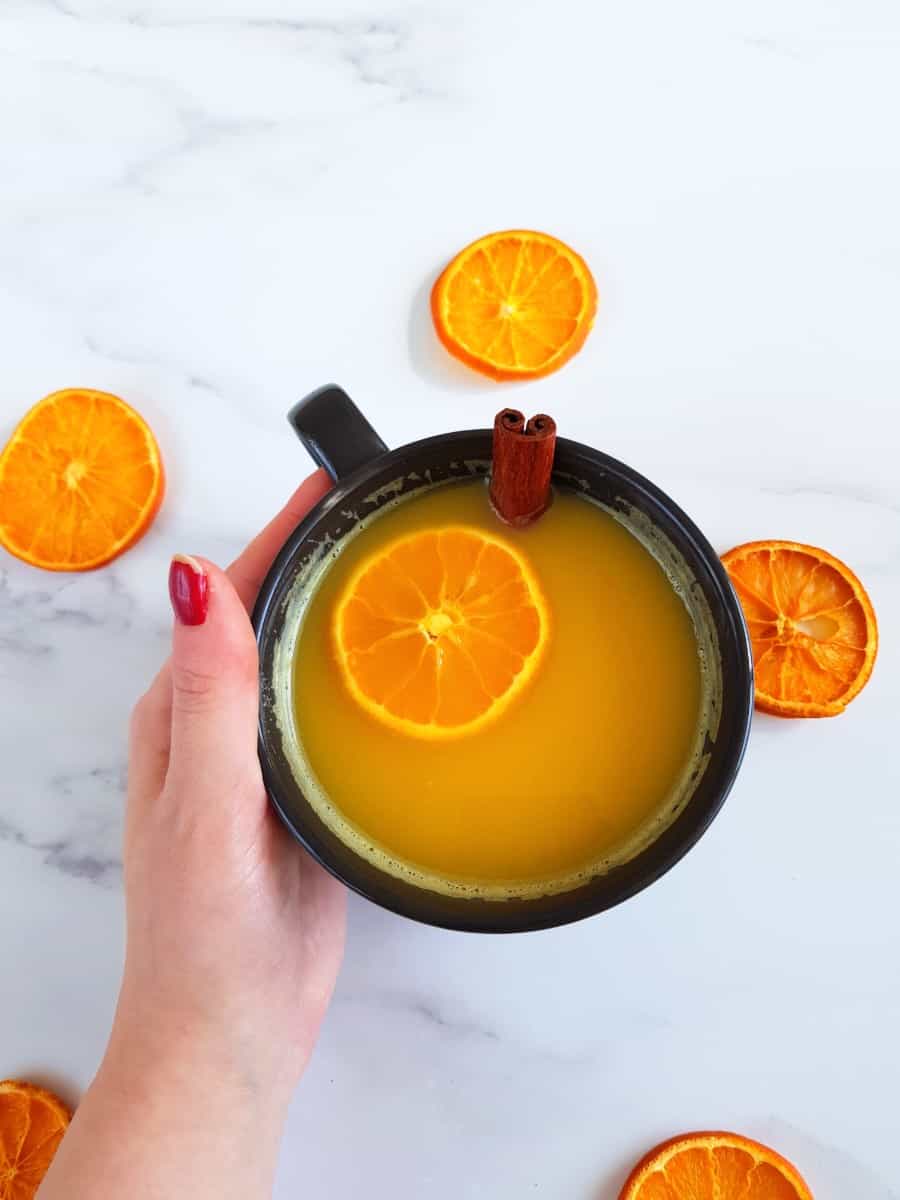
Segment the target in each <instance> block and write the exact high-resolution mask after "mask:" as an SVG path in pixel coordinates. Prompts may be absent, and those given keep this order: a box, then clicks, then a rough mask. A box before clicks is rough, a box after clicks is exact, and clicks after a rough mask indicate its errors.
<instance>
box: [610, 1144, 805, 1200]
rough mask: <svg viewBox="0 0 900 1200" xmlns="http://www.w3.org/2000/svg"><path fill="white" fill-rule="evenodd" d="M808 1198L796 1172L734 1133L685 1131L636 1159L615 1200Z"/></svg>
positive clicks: (769, 1153) (794, 1199)
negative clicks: (641, 1157)
mask: <svg viewBox="0 0 900 1200" xmlns="http://www.w3.org/2000/svg"><path fill="white" fill-rule="evenodd" d="M738 1197H740V1200H812V1193H811V1192H810V1190H809V1188H808V1187H807V1185H806V1183H805V1182H804V1180H803V1178H802V1177H801V1175H800V1173H799V1172H798V1171H797V1168H796V1167H794V1166H793V1165H792V1164H791V1163H789V1162H788V1161H787V1159H786V1158H782V1157H781V1155H780V1154H777V1153H776V1152H775V1151H774V1150H771V1149H770V1148H769V1147H768V1146H764V1145H762V1143H761V1142H754V1141H752V1140H751V1139H750V1138H745V1137H742V1136H741V1135H740V1134H737V1133H685V1134H682V1135H681V1136H680V1137H676V1138H672V1139H671V1140H670V1141H668V1142H663V1144H662V1145H661V1146H657V1147H656V1149H655V1150H651V1151H650V1153H649V1154H648V1155H646V1157H644V1158H643V1159H641V1161H640V1162H639V1163H638V1165H637V1166H636V1167H635V1169H634V1170H633V1171H632V1173H631V1175H630V1176H629V1178H628V1180H627V1181H626V1183H625V1186H624V1187H623V1188H622V1191H621V1192H620V1194H619V1200H737V1198H738Z"/></svg>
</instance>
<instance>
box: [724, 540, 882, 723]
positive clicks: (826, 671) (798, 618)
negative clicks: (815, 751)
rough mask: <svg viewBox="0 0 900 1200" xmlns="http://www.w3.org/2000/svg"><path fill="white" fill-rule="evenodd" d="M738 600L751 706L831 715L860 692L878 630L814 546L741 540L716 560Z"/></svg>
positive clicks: (859, 593)
mask: <svg viewBox="0 0 900 1200" xmlns="http://www.w3.org/2000/svg"><path fill="white" fill-rule="evenodd" d="M722 562H723V563H724V564H725V569H726V570H727V571H728V574H729V576H730V578H731V582H732V584H733V585H734V589H735V591H736V592H737V594H738V597H739V598H740V601H741V606H742V608H743V610H744V616H745V617H746V619H747V626H748V628H749V630H750V640H751V642H752V643H753V663H754V671H755V676H756V706H757V708H759V709H761V710H762V711H763V712H768V713H772V714H774V715H775V716H779V717H834V716H837V715H838V713H842V712H843V711H844V709H845V708H846V707H847V705H848V704H849V703H850V701H851V700H852V699H853V698H854V697H855V696H858V695H859V693H860V691H862V689H863V687H864V686H865V684H866V682H867V681H868V678H869V676H870V675H871V674H872V667H873V665H874V663H875V656H876V654H877V652H878V625H877V622H876V620H875V610H874V609H873V608H872V602H871V600H870V599H869V597H868V595H867V594H866V590H865V588H864V587H863V585H862V584H861V583H860V581H859V580H858V579H857V578H856V576H855V575H854V574H853V572H852V571H851V570H850V568H849V567H848V566H847V565H846V564H845V563H842V562H841V561H840V559H838V558H835V557H834V555H833V554H829V553H828V551H827V550H820V549H818V548H817V547H816V546H805V545H803V544H802V543H800V542H780V541H765V542H747V543H746V544H745V545H743V546H736V547H735V548H734V549H733V550H729V551H728V553H727V554H723V555H722Z"/></svg>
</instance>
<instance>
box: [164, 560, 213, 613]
mask: <svg viewBox="0 0 900 1200" xmlns="http://www.w3.org/2000/svg"><path fill="white" fill-rule="evenodd" d="M169 599H170V600H171V601H172V607H173V608H174V609H175V616H176V617H177V618H178V620H179V622H180V623H181V624H182V625H202V624H203V622H204V621H205V620H206V611H207V609H208V608H209V577H208V576H207V574H206V571H204V569H203V567H202V566H201V564H200V563H198V562H197V560H196V558H191V556H190V555H189V554H176V555H175V557H174V558H173V559H172V565H171V566H170V567H169Z"/></svg>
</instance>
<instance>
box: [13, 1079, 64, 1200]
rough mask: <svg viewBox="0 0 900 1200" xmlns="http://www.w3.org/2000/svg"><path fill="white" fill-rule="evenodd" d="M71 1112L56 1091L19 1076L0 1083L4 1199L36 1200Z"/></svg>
mask: <svg viewBox="0 0 900 1200" xmlns="http://www.w3.org/2000/svg"><path fill="white" fill-rule="evenodd" d="M70 1115H71V1114H70V1113H69V1110H68V1109H67V1108H66V1106H65V1105H64V1104H63V1102H62V1101H61V1100H59V1099H58V1098H57V1097H56V1096H54V1095H53V1093H52V1092H47V1091H44V1089H43V1088H39V1087H35V1086H34V1084H32V1083H21V1082H20V1081H19V1080H17V1079H7V1080H5V1081H4V1082H2V1083H0V1200H32V1197H33V1196H34V1195H35V1194H36V1192H37V1190H38V1188H39V1187H40V1185H41V1180H42V1179H43V1178H44V1176H45V1175H46V1174H47V1169H48V1167H49V1166H50V1162H51V1160H52V1158H53V1155H54V1154H55V1153H56V1150H57V1147H58V1146H59V1143H60V1142H61V1141H62V1136H63V1134H64V1133H65V1131H66V1129H67V1128H68V1125H69V1120H70Z"/></svg>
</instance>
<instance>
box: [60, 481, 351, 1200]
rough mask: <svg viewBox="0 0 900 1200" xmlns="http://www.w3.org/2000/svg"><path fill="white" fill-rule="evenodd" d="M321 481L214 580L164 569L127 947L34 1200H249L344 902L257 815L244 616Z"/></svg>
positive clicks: (182, 562)
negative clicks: (164, 649) (95, 1054)
mask: <svg viewBox="0 0 900 1200" xmlns="http://www.w3.org/2000/svg"><path fill="white" fill-rule="evenodd" d="M328 487H329V484H328V480H327V478H326V477H325V475H324V473H323V472H321V471H320V472H317V473H316V474H315V475H313V476H311V477H310V478H309V479H307V481H306V482H305V483H304V484H302V485H301V486H300V488H298V490H297V491H296V492H295V494H294V496H293V497H292V498H291V500H290V501H289V502H288V504H287V506H286V507H285V508H284V510H283V511H282V512H281V513H279V515H278V516H277V517H276V518H275V519H274V520H273V521H272V522H271V524H270V525H268V526H267V527H266V529H264V530H263V532H262V533H261V534H260V535H259V537H257V538H256V540H255V541H254V542H252V543H251V545H250V546H248V547H247V549H246V550H245V551H244V553H243V554H242V555H241V557H240V558H239V559H238V560H237V561H236V562H235V563H233V564H232V566H231V567H229V569H228V571H227V572H224V571H220V570H219V569H218V567H215V566H213V565H212V563H208V562H206V561H204V560H197V559H179V558H176V559H175V560H174V561H173V566H172V573H171V575H170V591H171V594H172V600H173V607H174V608H175V611H176V623H175V630H174V634H173V639H172V656H171V658H170V659H169V661H168V662H167V663H166V664H165V666H164V667H163V668H162V670H161V671H160V673H159V675H158V676H157V677H156V679H155V680H154V682H153V684H152V686H151V687H150V690H149V691H148V692H147V693H146V695H145V696H143V697H142V699H141V700H140V701H139V702H138V704H137V706H136V708H135V711H134V715H133V717H132V724H131V749H130V755H129V772H128V815H127V820H126V829H125V896H126V907H127V917H128V921H127V934H128V937H127V952H126V958H125V972H124V977H123V981H122V989H121V993H120V996H119V1005H118V1009H117V1012H116V1019H115V1024H114V1027H113V1032H112V1036H111V1037H110V1042H109V1047H108V1049H107V1053H106V1056H105V1058H104V1061H103V1064H102V1066H101V1068H100V1071H99V1073H98V1075H97V1078H96V1079H95V1080H94V1083H93V1084H92V1086H91V1087H90V1089H89V1090H88V1092H87V1095H86V1096H85V1098H84V1100H83V1101H82V1103H81V1104H80V1105H79V1107H78V1111H77V1112H76V1114H75V1120H74V1121H73V1123H72V1127H71V1128H70V1130H69V1131H68V1133H67V1134H66V1136H65V1137H64V1138H63V1141H62V1145H61V1146H60V1149H59V1152H58V1153H57V1155H56V1158H55V1159H54V1161H53V1164H52V1166H51V1168H50V1171H49V1173H48V1175H47V1177H46V1179H45V1180H44V1183H43V1184H42V1186H41V1189H40V1197H41V1200H69V1198H70V1197H72V1196H78V1197H79V1198H80V1200H120V1197H122V1196H129V1197H131V1198H132V1200H162V1198H163V1197H170V1196H175V1195H179V1196H190V1197H191V1198H192V1200H265V1198H267V1197H269V1196H271V1191H272V1181H273V1178H274V1173H275V1162H276V1157H277V1150H278V1144H279V1140H280V1136H281V1129H282V1125H283V1122H284V1117H285V1113H286V1110H287V1105H288V1101H289V1099H290V1096H291V1093H292V1092H293V1089H294V1087H295V1085H296V1082H297V1079H298V1078H299V1076H300V1074H301V1072H302V1070H303V1067H304V1065H305V1063H306V1061H307V1059H308V1058H309V1055H310V1052H311V1050H312V1047H313V1044H314V1043H315V1040H316V1035H317V1034H318V1030H319V1025H320V1023H321V1021H322V1017H323V1016H324V1013H325V1010H326V1008H327V1006H328V1002H329V1000H330V998H331V993H332V989H333V988H334V982H335V978H336V976H337V972H338V968H339V966H340V962H341V956H342V953H343V946H344V914H345V893H344V889H343V888H342V887H341V885H340V884H339V883H337V882H336V880H334V879H332V878H331V876H330V875H328V874H326V872H325V871H323V870H322V868H321V867H319V866H318V865H317V864H316V863H314V862H313V860H312V859H311V858H309V856H308V855H306V854H305V853H304V852H303V851H302V850H301V849H300V847H299V846H297V845H296V844H295V843H294V842H293V841H292V840H291V838H290V836H289V834H288V833H287V832H286V831H285V829H284V828H283V827H282V826H281V825H280V823H279V822H278V821H277V819H276V818H275V817H274V815H273V814H272V812H271V810H270V808H269V804H268V801H267V797H266V793H265V788H264V787H263V781H262V775H261V772H260V767H259V761H258V759H257V752H256V725H257V708H258V703H259V699H258V695H259V687H258V684H259V680H258V671H257V658H256V642H255V639H254V636H253V630H252V628H251V625H250V620H249V617H248V610H249V608H250V606H251V605H252V603H253V601H254V599H255V597H256V594H257V592H258V590H259V586H260V584H261V583H262V580H263V578H264V576H265V573H266V571H267V570H268V567H269V564H270V562H271V561H272V558H273V557H274V555H275V553H276V552H277V551H278V549H279V548H280V546H281V545H282V543H283V542H284V540H285V539H286V538H287V536H288V534H289V533H290V532H291V530H292V529H293V528H294V526H295V525H296V524H297V522H298V521H299V520H300V519H301V518H302V517H303V516H304V515H305V514H306V512H307V511H308V510H309V508H311V507H312V505H313V504H315V502H316V501H317V500H319V499H320V498H321V497H322V496H323V495H324V494H325V493H326V492H327V491H328Z"/></svg>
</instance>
